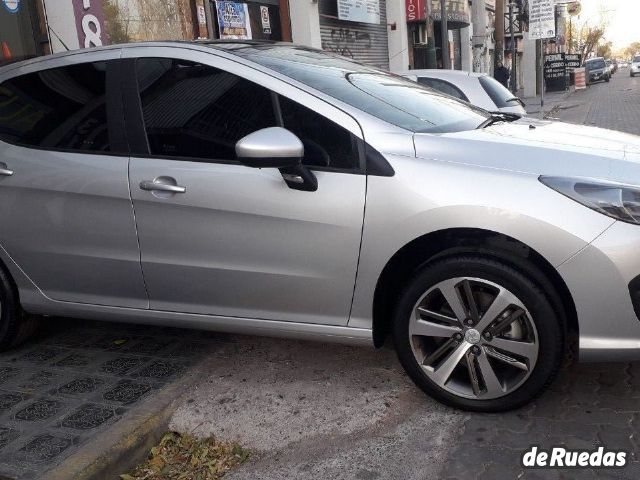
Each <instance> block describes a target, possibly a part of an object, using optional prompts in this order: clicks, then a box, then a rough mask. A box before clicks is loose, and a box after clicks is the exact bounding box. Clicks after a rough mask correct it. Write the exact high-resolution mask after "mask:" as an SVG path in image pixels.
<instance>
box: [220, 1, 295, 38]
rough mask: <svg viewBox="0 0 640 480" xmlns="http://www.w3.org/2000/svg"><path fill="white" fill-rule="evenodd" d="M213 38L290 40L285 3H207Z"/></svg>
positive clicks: (286, 3) (286, 5) (286, 4)
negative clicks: (211, 20)
mask: <svg viewBox="0 0 640 480" xmlns="http://www.w3.org/2000/svg"><path fill="white" fill-rule="evenodd" d="M209 5H210V7H209V8H210V12H211V18H212V19H213V22H212V24H213V30H214V34H213V37H214V38H221V39H250V40H290V39H291V28H290V26H289V13H288V2H287V1H283V0H245V1H244V2H233V1H210V2H209Z"/></svg>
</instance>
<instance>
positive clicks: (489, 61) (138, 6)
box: [0, 0, 539, 96]
mask: <svg viewBox="0 0 640 480" xmlns="http://www.w3.org/2000/svg"><path fill="white" fill-rule="evenodd" d="M496 2H502V6H501V8H502V11H503V13H502V14H501V15H503V16H504V18H503V19H502V20H503V21H502V24H504V30H505V31H504V34H503V36H504V48H505V52H500V53H501V56H502V54H506V55H507V58H508V54H509V51H510V34H511V32H510V21H509V18H508V7H507V5H508V1H507V0H446V2H445V6H446V7H445V8H446V12H445V14H446V17H447V23H448V43H449V45H448V47H449V48H448V51H449V54H450V60H451V61H450V65H451V66H452V68H455V69H461V70H468V71H476V72H483V73H488V74H492V73H493V64H494V58H495V55H496V51H495V45H496V42H495V39H496V33H497V32H496V31H495V25H497V24H500V22H497V21H496V20H498V19H496V11H497V10H499V9H497V8H496V7H497V5H496ZM524 5H526V1H524ZM515 15H516V18H517V19H519V18H520V17H519V15H518V14H517V12H515ZM441 20H442V12H441V11H440V0H241V1H240V0H236V1H227V0H0V47H1V48H0V61H2V59H5V60H8V59H13V60H16V59H21V58H28V57H32V56H36V55H43V54H47V53H51V52H53V53H56V52H62V51H65V50H73V49H77V48H90V47H93V46H98V45H107V44H114V43H126V42H133V41H151V40H172V39H177V40H192V39H206V38H212V39H214V38H219V39H234V38H235V39H254V40H282V41H293V42H295V43H298V44H302V45H308V46H311V47H315V48H321V49H324V50H327V51H331V52H334V53H338V54H340V55H344V56H346V57H349V58H352V59H354V60H356V61H359V62H362V63H365V64H368V65H372V66H376V67H379V68H383V69H389V70H391V71H394V72H398V71H404V70H409V69H415V68H425V67H426V66H427V61H426V54H427V31H428V29H427V22H428V21H430V24H431V25H432V29H433V32H432V38H433V39H434V40H435V42H434V43H435V45H434V46H435V55H436V64H437V65H442V52H443V48H442V35H441V23H442V22H441ZM514 25H515V39H516V42H515V45H516V52H517V53H516V55H517V65H518V75H517V77H518V86H519V87H522V88H524V90H525V95H526V96H532V95H535V94H536V86H537V84H538V79H537V78H536V76H535V75H536V71H537V69H536V65H537V63H536V62H537V60H536V59H537V58H538V57H537V55H538V54H539V52H538V50H539V49H537V46H536V42H535V41H530V40H529V39H528V35H527V33H526V32H523V31H522V30H523V29H522V28H521V27H522V25H521V24H520V22H519V21H517V22H515V24H514ZM505 63H507V64H508V65H509V66H510V62H508V61H507V62H505ZM534 79H535V80H534Z"/></svg>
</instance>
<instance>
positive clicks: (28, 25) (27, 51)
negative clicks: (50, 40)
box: [0, 0, 46, 64]
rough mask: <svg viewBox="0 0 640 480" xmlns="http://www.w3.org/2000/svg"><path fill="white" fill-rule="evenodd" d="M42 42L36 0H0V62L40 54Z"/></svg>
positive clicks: (42, 46) (42, 47) (42, 49)
mask: <svg viewBox="0 0 640 480" xmlns="http://www.w3.org/2000/svg"><path fill="white" fill-rule="evenodd" d="M43 38H44V39H45V41H43ZM44 43H46V37H45V36H43V35H42V33H41V29H40V15H39V12H38V6H37V2H36V0H0V64H1V63H3V62H5V61H8V60H21V59H25V58H30V57H35V56H37V55H41V54H43V53H44Z"/></svg>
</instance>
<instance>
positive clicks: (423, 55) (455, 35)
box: [405, 0, 471, 70]
mask: <svg viewBox="0 0 640 480" xmlns="http://www.w3.org/2000/svg"><path fill="white" fill-rule="evenodd" d="M427 1H429V0H405V3H406V9H407V24H408V34H409V47H410V50H409V52H410V55H409V62H410V64H411V67H412V68H427V66H428V65H427V63H428V62H427V25H426V20H427V4H426V2H427ZM430 1H431V19H432V20H433V27H434V39H435V49H436V64H437V65H438V66H441V65H442V34H441V31H442V30H441V24H442V11H441V8H440V0H430ZM446 12H447V27H448V30H449V43H450V44H449V52H450V56H451V60H452V63H451V65H452V66H453V67H454V68H455V69H458V70H459V69H460V68H461V67H462V56H463V51H462V49H463V48H468V47H469V46H468V45H463V41H462V35H461V32H460V31H461V30H462V29H464V28H467V27H468V26H469V25H470V24H471V13H470V10H469V2H468V0H447V2H446Z"/></svg>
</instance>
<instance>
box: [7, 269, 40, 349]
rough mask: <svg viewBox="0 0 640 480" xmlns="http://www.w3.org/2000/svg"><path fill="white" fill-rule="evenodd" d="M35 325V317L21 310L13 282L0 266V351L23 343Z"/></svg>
mask: <svg viewBox="0 0 640 480" xmlns="http://www.w3.org/2000/svg"><path fill="white" fill-rule="evenodd" d="M37 326H38V320H37V318H36V317H34V316H32V315H28V314H26V313H25V312H24V311H23V310H22V308H21V307H20V304H19V302H18V295H17V293H16V291H15V289H14V287H13V284H12V283H11V281H10V280H9V277H8V276H7V274H6V273H5V271H4V270H3V269H2V268H0V352H3V351H5V350H9V349H11V348H14V347H17V346H18V345H20V344H21V343H23V342H24V341H25V340H27V339H28V338H29V337H30V336H31V335H32V334H33V333H34V332H35V330H36V328H37Z"/></svg>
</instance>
